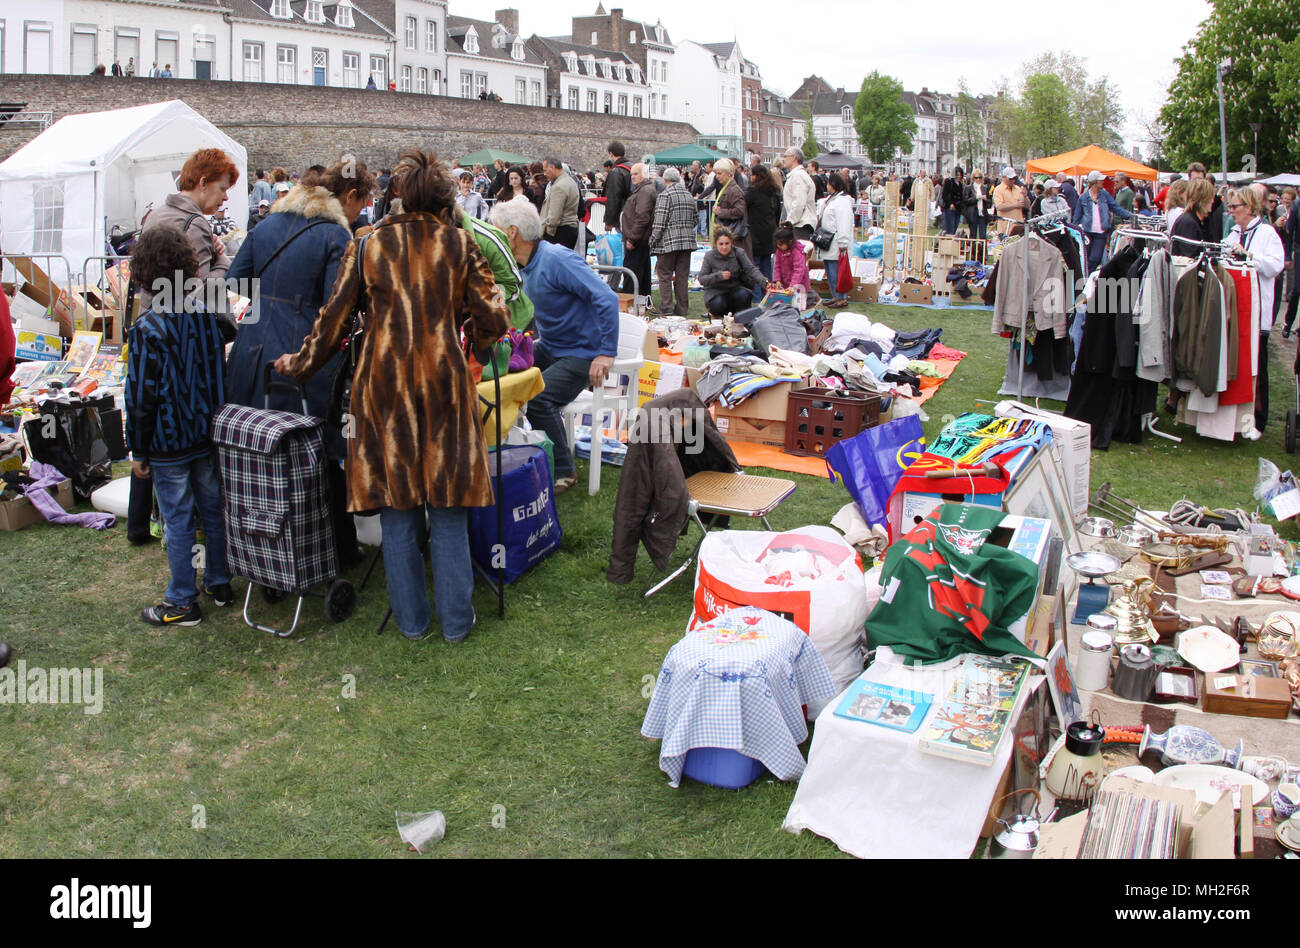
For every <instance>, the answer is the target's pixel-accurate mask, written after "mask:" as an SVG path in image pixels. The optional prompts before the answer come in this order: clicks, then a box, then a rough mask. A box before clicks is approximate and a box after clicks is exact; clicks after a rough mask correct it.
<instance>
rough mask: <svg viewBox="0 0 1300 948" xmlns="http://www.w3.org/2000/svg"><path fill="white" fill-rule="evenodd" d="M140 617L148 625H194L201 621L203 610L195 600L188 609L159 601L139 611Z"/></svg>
mask: <svg viewBox="0 0 1300 948" xmlns="http://www.w3.org/2000/svg"><path fill="white" fill-rule="evenodd" d="M140 618H141V619H143V620H144V621H145V622H148V623H149V624H150V625H186V626H195V625H198V624H199V623H200V622H202V621H203V611H202V610H201V609H199V604H198V603H197V602H196V603H194V604H193V605H192V606H190V607H189V608H188V609H182V608H181V607H180V606H173V605H172V604H171V603H167V602H160V603H158V605H156V606H150V607H149V608H148V609H146V610H144V611H143V612H141V613H140Z"/></svg>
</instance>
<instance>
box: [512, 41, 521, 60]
mask: <svg viewBox="0 0 1300 948" xmlns="http://www.w3.org/2000/svg"><path fill="white" fill-rule="evenodd" d="M510 58H511V59H516V60H521V59H523V58H524V44H523V42H522V41H521V40H518V39H516V40H515V41H514V42H513V43H511V44H510Z"/></svg>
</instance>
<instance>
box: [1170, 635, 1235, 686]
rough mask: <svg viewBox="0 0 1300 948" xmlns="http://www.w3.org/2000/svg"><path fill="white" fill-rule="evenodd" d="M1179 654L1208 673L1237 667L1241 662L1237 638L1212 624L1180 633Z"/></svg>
mask: <svg viewBox="0 0 1300 948" xmlns="http://www.w3.org/2000/svg"><path fill="white" fill-rule="evenodd" d="M1178 654H1179V655H1181V656H1182V657H1183V658H1184V659H1186V660H1187V663H1188V664H1190V665H1192V666H1194V667H1196V668H1198V669H1200V670H1201V671H1203V672H1205V673H1206V674H1207V675H1208V674H1212V673H1213V672H1220V671H1223V670H1224V669H1227V668H1236V667H1237V665H1238V663H1240V662H1241V647H1240V646H1239V645H1238V644H1237V640H1236V639H1234V638H1233V637H1232V636H1231V635H1228V634H1227V633H1226V632H1223V631H1221V630H1220V629H1216V628H1215V627H1214V626H1212V625H1198V626H1197V627H1196V628H1194V629H1188V630H1187V631H1186V632H1180V633H1178Z"/></svg>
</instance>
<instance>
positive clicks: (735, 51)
mask: <svg viewBox="0 0 1300 948" xmlns="http://www.w3.org/2000/svg"><path fill="white" fill-rule="evenodd" d="M744 61H745V60H744V57H743V56H742V55H741V52H740V46H739V45H738V44H736V43H713V44H707V45H706V44H702V43H696V42H695V41H693V40H683V41H682V42H680V43H678V44H677V47H676V50H675V52H674V54H673V58H672V63H671V70H670V75H669V78H668V116H667V117H668V118H669V119H670V120H672V121H676V122H688V123H690V124H691V125H694V126H695V127H696V128H697V129H698V130H699V132H700V136H701V138H712V139H718V138H734V139H735V141H736V143H737V145H739V143H740V141H741V135H742V133H743V131H744V129H743V127H742V125H741V113H742V104H743V103H742V100H741V82H740V80H741V69H742V66H743V64H744ZM724 150H727V151H734V153H735V154H736V155H737V156H739V154H740V148H739V147H735V148H728V149H724Z"/></svg>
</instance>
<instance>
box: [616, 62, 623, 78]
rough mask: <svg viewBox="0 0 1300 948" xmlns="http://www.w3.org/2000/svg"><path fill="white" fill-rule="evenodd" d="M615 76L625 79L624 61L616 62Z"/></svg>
mask: <svg viewBox="0 0 1300 948" xmlns="http://www.w3.org/2000/svg"><path fill="white" fill-rule="evenodd" d="M614 78H615V79H618V80H620V81H622V79H623V64H622V63H614Z"/></svg>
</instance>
